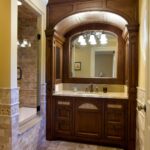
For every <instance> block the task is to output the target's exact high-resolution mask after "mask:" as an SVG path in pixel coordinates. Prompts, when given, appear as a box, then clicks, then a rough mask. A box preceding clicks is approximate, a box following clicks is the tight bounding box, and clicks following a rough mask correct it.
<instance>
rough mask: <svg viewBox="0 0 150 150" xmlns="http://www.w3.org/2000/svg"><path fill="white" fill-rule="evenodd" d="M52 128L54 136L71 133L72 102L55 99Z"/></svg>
mask: <svg viewBox="0 0 150 150" xmlns="http://www.w3.org/2000/svg"><path fill="white" fill-rule="evenodd" d="M54 107H55V112H54V114H55V117H54V124H55V125H54V126H55V134H56V136H66V135H72V133H73V101H72V99H71V100H70V99H69V98H66V97H55V106H54Z"/></svg>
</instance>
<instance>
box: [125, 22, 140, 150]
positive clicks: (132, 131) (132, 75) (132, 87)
mask: <svg viewBox="0 0 150 150" xmlns="http://www.w3.org/2000/svg"><path fill="white" fill-rule="evenodd" d="M127 28H128V33H129V36H128V37H129V45H128V46H129V47H128V52H127V53H128V72H127V74H128V82H127V84H128V94H129V105H128V110H129V111H128V119H129V121H128V122H129V123H128V150H135V143H136V142H135V141H136V97H137V86H138V28H139V26H138V25H132V26H131V25H128V26H127Z"/></svg>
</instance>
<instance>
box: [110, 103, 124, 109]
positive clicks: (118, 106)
mask: <svg viewBox="0 0 150 150" xmlns="http://www.w3.org/2000/svg"><path fill="white" fill-rule="evenodd" d="M107 108H115V109H122V105H119V104H108V105H107Z"/></svg>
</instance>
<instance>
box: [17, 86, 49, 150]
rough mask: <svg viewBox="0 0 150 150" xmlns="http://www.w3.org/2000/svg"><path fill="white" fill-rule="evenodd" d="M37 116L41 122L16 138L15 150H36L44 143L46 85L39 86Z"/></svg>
mask: <svg viewBox="0 0 150 150" xmlns="http://www.w3.org/2000/svg"><path fill="white" fill-rule="evenodd" d="M40 107H41V110H40V112H39V115H40V116H41V121H40V122H39V123H37V124H36V125H35V126H33V127H32V128H30V129H29V130H27V131H26V132H24V133H22V134H21V135H19V136H18V149H17V150H37V148H38V147H39V146H40V145H41V144H42V143H44V142H45V141H46V85H45V84H41V88H40Z"/></svg>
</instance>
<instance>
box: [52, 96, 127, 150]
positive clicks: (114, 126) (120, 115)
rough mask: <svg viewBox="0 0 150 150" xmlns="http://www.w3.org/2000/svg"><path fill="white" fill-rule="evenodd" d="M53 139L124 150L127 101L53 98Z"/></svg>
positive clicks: (125, 143)
mask: <svg viewBox="0 0 150 150" xmlns="http://www.w3.org/2000/svg"><path fill="white" fill-rule="evenodd" d="M53 100H54V101H55V102H54V104H55V106H54V108H55V109H54V114H55V116H54V128H55V131H54V132H55V133H54V136H55V139H63V140H73V141H80V142H81V141H83V142H91V143H97V144H102V145H110V146H115V147H122V148H126V145H127V122H128V120H127V109H128V108H127V104H128V103H127V102H128V101H127V100H124V99H120V100H119V99H108V98H87V97H69V96H68V97H66V96H53Z"/></svg>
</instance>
